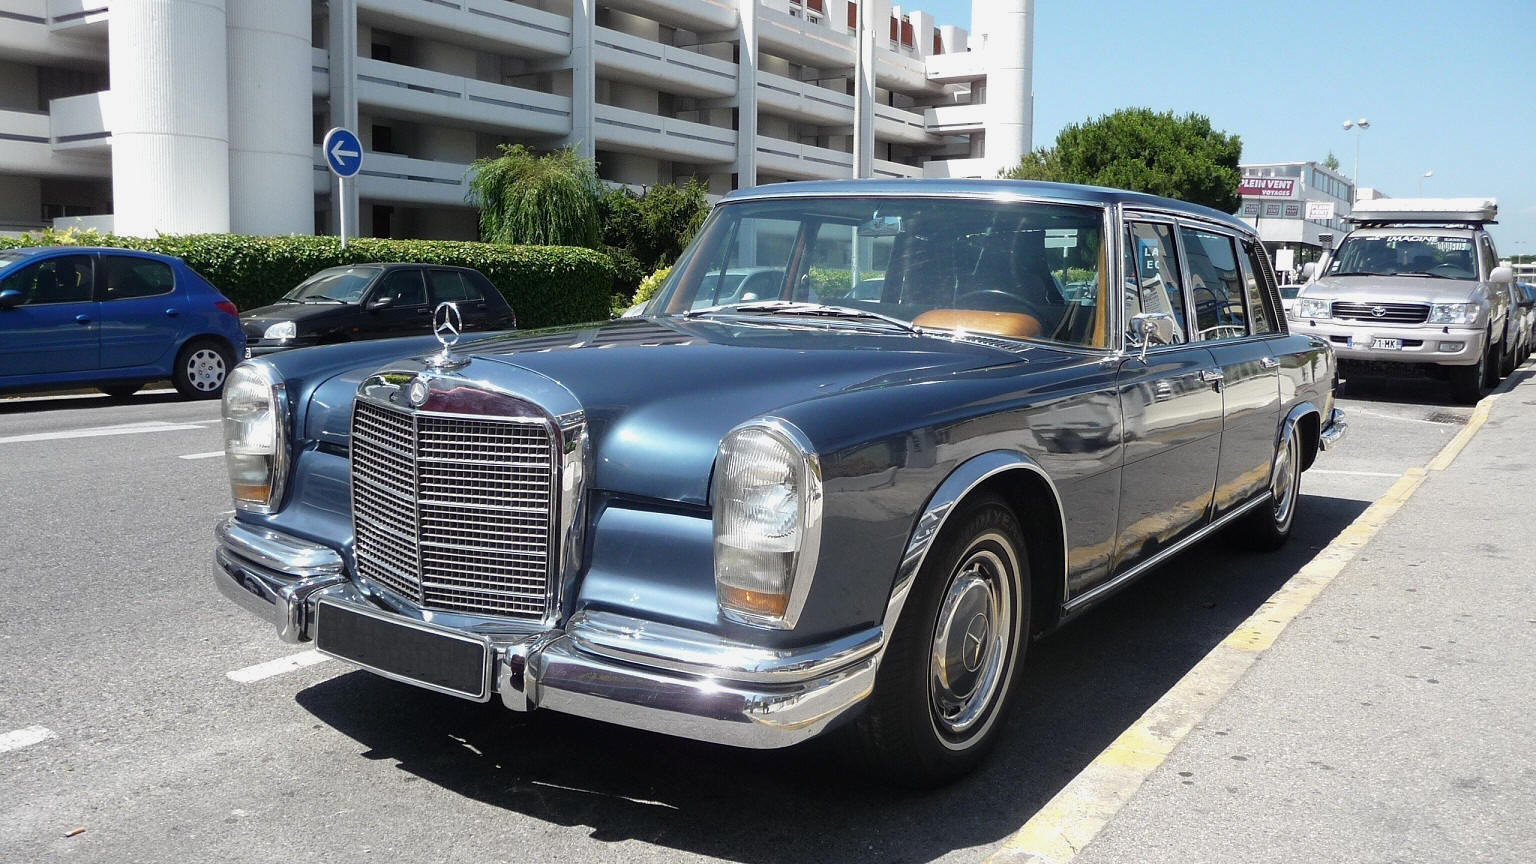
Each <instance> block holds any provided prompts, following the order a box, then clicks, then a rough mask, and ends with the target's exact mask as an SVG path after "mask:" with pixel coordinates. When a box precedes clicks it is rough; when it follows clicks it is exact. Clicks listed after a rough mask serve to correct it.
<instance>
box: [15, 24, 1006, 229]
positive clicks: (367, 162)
mask: <svg viewBox="0 0 1536 864" xmlns="http://www.w3.org/2000/svg"><path fill="white" fill-rule="evenodd" d="M859 2H863V3H865V4H867V6H866V8H864V9H862V10H861V9H859V8H858V3H859ZM1033 7H1034V2H1033V0H974V2H973V7H972V8H973V12H972V27H971V28H970V32H968V31H967V30H966V29H963V28H960V27H956V26H953V25H949V24H940V23H939V22H937V21H935V19H934V17H933V16H932V15H930V14H928V13H926V12H924V11H922V10H918V9H909V8H906V7H903V6H900V5H893V4H892V3H891V2H890V0H515V2H514V0H328V2H313V0H0V230H26V229H31V228H36V227H40V226H43V225H58V226H65V225H83V226H92V227H97V228H100V229H102V230H114V231H117V232H119V233H126V234H138V235H148V234H153V233H155V232H162V233H188V232H202V231H214V232H217V231H236V232H243V233H259V234H287V233H311V232H315V233H335V231H336V226H337V225H338V223H339V218H340V217H341V215H342V213H341V212H340V208H346V210H347V212H346V216H347V224H348V225H351V226H359V227H360V231H359V233H361V234H363V235H373V236H408V237H435V238H451V239H467V238H473V237H474V236H476V218H475V213H474V211H473V210H472V209H471V208H470V207H469V206H468V205H467V204H466V202H465V194H466V192H467V175H468V168H469V163H470V162H472V161H473V160H474V159H475V158H478V157H481V156H487V155H494V154H495V153H496V150H497V146H498V145H500V144H511V143H521V144H526V145H528V146H530V147H534V148H538V149H544V148H553V147H557V146H572V147H575V148H577V149H578V150H579V151H580V152H582V153H584V154H586V155H589V156H591V157H593V158H594V159H596V160H597V162H598V165H599V173H600V175H601V176H602V177H603V178H604V179H605V180H608V181H610V182H614V183H624V184H631V185H636V186H644V185H648V184H653V183H666V182H675V181H677V180H680V179H682V178H686V177H700V178H703V179H704V180H705V181H706V182H707V183H708V185H709V188H710V191H711V192H712V193H715V194H724V193H725V192H727V191H729V190H731V189H732V188H737V187H744V186H752V185H756V184H759V183H771V182H777V181H783V180H798V179H820V178H841V177H849V176H852V175H853V173H854V171H855V164H856V159H855V156H856V155H862V156H863V159H861V160H858V164H860V165H867V166H868V171H869V173H870V174H871V175H872V176H876V177H922V176H937V177H965V176H975V177H981V176H993V175H995V174H996V172H997V171H998V170H999V169H1000V168H1003V167H1006V166H1008V165H1011V164H1013V163H1014V162H1016V161H1017V160H1018V158H1019V157H1020V155H1022V154H1023V153H1024V152H1027V151H1028V149H1029V148H1030V146H1031V128H1030V127H1031V118H1032V113H1033V112H1032V94H1031V73H1032V70H1031V60H1032V53H1033V17H1034V16H1033V13H1034V8H1033ZM861 14H862V15H863V16H864V26H865V28H866V29H865V31H864V32H865V33H868V34H869V36H868V37H867V42H866V44H865V46H864V52H863V57H864V60H865V62H864V64H863V67H864V68H868V69H870V70H871V72H872V75H871V76H870V77H866V78H865V79H864V80H865V82H866V85H871V86H865V87H859V86H858V80H857V79H858V78H859V75H858V71H857V70H858V69H859V68H860V64H859V63H858V60H859V53H860V40H859V38H858V34H859V31H858V29H857V22H858V20H859V16H860V15H861ZM870 43H872V44H870ZM870 59H872V60H873V62H872V63H870V62H869V60H870ZM865 94H868V95H865ZM858 98H864V99H866V100H867V101H866V103H865V106H866V107H865V110H864V111H863V112H856V111H855V100H856V99H858ZM856 114H857V115H866V114H867V115H868V116H870V117H871V118H872V123H870V124H868V126H866V128H867V129H868V128H870V127H872V134H868V133H867V132H866V133H865V134H863V135H855V129H854V126H855V118H856ZM332 126H345V127H348V128H351V129H354V130H356V131H357V132H358V134H359V136H360V138H361V139H362V142H363V145H364V149H365V157H364V164H363V169H362V172H361V174H360V175H359V176H358V178H357V179H356V181H355V182H351V183H349V184H348V188H347V189H346V191H345V192H344V193H339V192H338V189H337V185H336V183H335V182H334V179H333V178H332V177H331V176H330V175H329V174H328V173H327V172H326V170H325V167H324V161H323V159H322V156H321V153H320V150H319V143H320V140H321V138H322V137H323V135H324V134H325V131H326V130H327V129H329V128H330V127H332ZM856 146H858V147H861V148H864V152H863V153H862V154H855V152H854V150H855V147H856Z"/></svg>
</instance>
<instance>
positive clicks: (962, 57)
mask: <svg viewBox="0 0 1536 864" xmlns="http://www.w3.org/2000/svg"><path fill="white" fill-rule="evenodd" d="M924 74H925V75H926V76H927V78H928V80H929V81H931V82H933V83H935V84H959V83H962V82H965V81H980V80H981V79H983V78H985V77H987V63H986V55H985V54H983V53H981V52H980V51H960V52H957V53H954V54H935V55H933V56H932V57H929V58H928V60H927V62H926V64H925V69H924Z"/></svg>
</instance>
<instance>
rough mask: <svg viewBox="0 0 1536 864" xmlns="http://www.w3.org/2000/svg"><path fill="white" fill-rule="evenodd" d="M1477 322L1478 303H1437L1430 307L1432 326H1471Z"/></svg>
mask: <svg viewBox="0 0 1536 864" xmlns="http://www.w3.org/2000/svg"><path fill="white" fill-rule="evenodd" d="M1475 320H1477V304H1476V303H1436V304H1434V305H1433V306H1431V307H1429V323H1431V324H1471V323H1472V322H1473V321H1475Z"/></svg>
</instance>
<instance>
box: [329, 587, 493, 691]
mask: <svg viewBox="0 0 1536 864" xmlns="http://www.w3.org/2000/svg"><path fill="white" fill-rule="evenodd" d="M315 648H316V649H317V650H319V651H320V653H322V654H328V655H330V656H332V657H335V658H337V659H339V660H345V661H347V662H348V663H351V664H353V665H355V666H361V667H363V668H364V669H367V670H368V671H370V672H375V673H377V674H379V675H383V676H384V677H386V678H393V679H394V680H396V681H403V682H405V683H406V684H414V685H416V686H417V687H424V688H426V689H428V690H435V691H437V692H439V693H447V694H448V695H450V696H458V697H459V698H461V699H470V700H473V701H476V702H485V701H487V700H489V699H490V698H491V693H490V689H491V688H490V683H491V658H492V653H491V646H490V643H489V642H487V641H486V640H484V639H482V638H479V637H476V636H471V635H469V634H466V633H458V632H456V631H451V630H446V629H443V628H439V627H431V626H428V625H425V624H420V623H418V622H415V621H409V620H406V619H402V618H400V617H399V616H397V615H390V614H388V613H384V612H375V611H373V610H371V609H360V608H358V607H356V606H353V605H350V604H342V603H337V602H334V601H329V600H326V599H321V600H320V601H319V602H318V603H316V604H315Z"/></svg>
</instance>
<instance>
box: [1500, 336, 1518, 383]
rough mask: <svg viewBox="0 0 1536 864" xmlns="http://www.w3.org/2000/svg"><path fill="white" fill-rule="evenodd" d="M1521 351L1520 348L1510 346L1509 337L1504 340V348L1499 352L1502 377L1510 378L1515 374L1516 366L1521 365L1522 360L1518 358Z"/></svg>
mask: <svg viewBox="0 0 1536 864" xmlns="http://www.w3.org/2000/svg"><path fill="white" fill-rule="evenodd" d="M1519 351H1520V349H1519V348H1512V347H1510V344H1509V340H1508V339H1505V340H1504V350H1503V351H1500V352H1499V377H1500V378H1508V377H1509V376H1511V375H1513V374H1515V367H1516V366H1518V365H1520V361H1519V360H1517V359H1516V356H1517V354H1518V353H1519Z"/></svg>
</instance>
